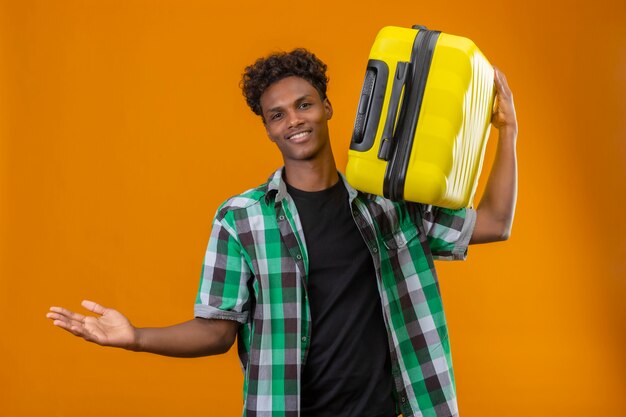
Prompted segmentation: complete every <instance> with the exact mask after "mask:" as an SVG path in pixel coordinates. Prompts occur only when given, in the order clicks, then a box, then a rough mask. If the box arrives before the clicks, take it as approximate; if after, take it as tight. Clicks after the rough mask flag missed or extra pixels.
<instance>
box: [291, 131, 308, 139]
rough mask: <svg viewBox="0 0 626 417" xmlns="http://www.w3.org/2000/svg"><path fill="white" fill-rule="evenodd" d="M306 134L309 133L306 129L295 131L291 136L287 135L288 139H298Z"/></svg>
mask: <svg viewBox="0 0 626 417" xmlns="http://www.w3.org/2000/svg"><path fill="white" fill-rule="evenodd" d="M308 134H309V132H308V131H306V132H300V133H296V134H295V135H293V136H289V139H300V138H303V137H305V136H306V135H308Z"/></svg>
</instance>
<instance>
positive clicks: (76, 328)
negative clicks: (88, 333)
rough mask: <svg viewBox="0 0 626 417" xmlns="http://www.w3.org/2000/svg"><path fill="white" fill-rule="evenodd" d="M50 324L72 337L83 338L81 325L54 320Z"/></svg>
mask: <svg viewBox="0 0 626 417" xmlns="http://www.w3.org/2000/svg"><path fill="white" fill-rule="evenodd" d="M52 324H54V325H55V326H56V327H60V328H61V329H63V330H66V331H68V332H70V333H72V334H73V335H74V336H78V337H82V338H85V332H84V330H83V326H82V324H81V323H79V324H78V325H75V324H73V323H71V322H66V321H63V320H54V321H53V322H52Z"/></svg>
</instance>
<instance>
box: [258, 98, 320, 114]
mask: <svg viewBox="0 0 626 417" xmlns="http://www.w3.org/2000/svg"><path fill="white" fill-rule="evenodd" d="M310 97H312V95H311V94H305V95H303V96H302V97H298V98H297V99H296V101H295V102H294V103H296V104H299V103H301V102H302V101H303V100H306V99H307V98H310ZM282 109H283V107H282V106H276V107H272V108H271V109H268V110H267V113H274V112H277V111H281V110H282Z"/></svg>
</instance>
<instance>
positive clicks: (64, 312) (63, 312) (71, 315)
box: [50, 307, 85, 321]
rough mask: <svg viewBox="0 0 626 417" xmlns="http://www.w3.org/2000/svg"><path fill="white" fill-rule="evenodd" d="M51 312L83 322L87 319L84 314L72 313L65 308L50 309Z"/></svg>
mask: <svg viewBox="0 0 626 417" xmlns="http://www.w3.org/2000/svg"><path fill="white" fill-rule="evenodd" d="M50 311H51V312H53V313H57V314H60V315H62V316H64V317H67V318H69V319H71V320H77V321H83V320H84V319H85V316H83V315H82V314H78V313H74V312H73V311H70V310H68V309H66V308H63V307H50Z"/></svg>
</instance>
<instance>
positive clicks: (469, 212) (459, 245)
mask: <svg viewBox="0 0 626 417" xmlns="http://www.w3.org/2000/svg"><path fill="white" fill-rule="evenodd" d="M475 225H476V210H474V209H472V208H468V209H466V210H465V222H463V228H462V229H461V235H460V236H459V239H458V240H457V242H456V245H454V249H452V259H454V260H459V261H463V260H465V258H467V247H468V246H469V242H470V239H471V238H472V233H473V232H474V226H475Z"/></svg>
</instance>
